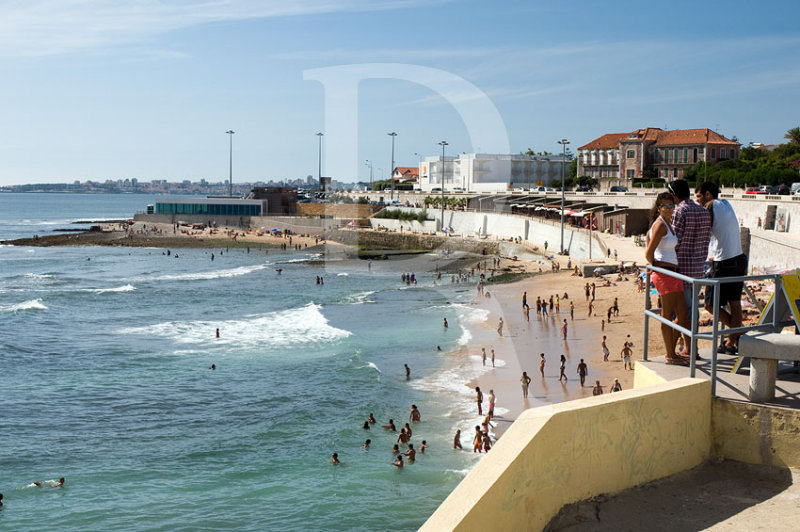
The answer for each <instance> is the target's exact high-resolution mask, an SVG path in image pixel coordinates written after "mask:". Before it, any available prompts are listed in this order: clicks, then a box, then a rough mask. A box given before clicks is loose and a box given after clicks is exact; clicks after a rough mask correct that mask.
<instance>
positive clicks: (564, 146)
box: [558, 139, 591, 255]
mask: <svg viewBox="0 0 800 532" xmlns="http://www.w3.org/2000/svg"><path fill="white" fill-rule="evenodd" d="M558 143H559V144H561V148H562V150H561V254H562V255H563V254H564V189H566V188H567V187H566V184H565V183H564V165H565V163H566V160H567V144H569V141H568V140H567V139H561V140H559V141H558ZM590 245H591V242H590Z"/></svg>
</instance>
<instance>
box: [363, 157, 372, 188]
mask: <svg viewBox="0 0 800 532" xmlns="http://www.w3.org/2000/svg"><path fill="white" fill-rule="evenodd" d="M364 164H365V165H367V166H369V191H370V192H372V161H370V160H369V159H367V161H366V162H365V163H364Z"/></svg>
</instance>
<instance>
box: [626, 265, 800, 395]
mask: <svg viewBox="0 0 800 532" xmlns="http://www.w3.org/2000/svg"><path fill="white" fill-rule="evenodd" d="M646 268H647V276H646V279H645V304H644V309H645V310H644V316H645V319H644V340H643V342H644V350H643V352H642V358H643V359H644V360H647V344H648V339H649V324H650V319H651V318H652V319H654V320H656V321H658V322H660V323H662V324H664V325H667V326H669V327H672V328H673V329H675V330H676V331H678V332H680V333H681V334H684V335H686V336H688V337H689V339H690V341H689V376H690V377H694V376H695V374H696V367H695V358H696V356H697V341H698V340H711V396H712V397H715V396H716V392H717V345H718V340H719V336H720V334H721V333H720V322H719V305H717V304H716V303H715V304H714V309H713V312H712V318H711V326H712V328H711V331H710V332H699V331H698V327H699V322H700V309H699V307H698V306H697V305H698V304H699V296H700V288H701V287H703V286H705V287H712V288H713V290H714V301H715V302H717V301H720V299H719V298H720V285H723V284H727V283H738V282H744V283H747V282H748V281H759V280H764V279H772V280H773V282H774V283H775V289H774V293H775V294H776V295H774V296H773V298H777V297H778V296H777V294H779V293H780V290H781V282H782V279H781V274H769V275H745V276H741V277H722V278H716V279H705V278H703V279H694V278H692V277H687V276H685V275H681V274H679V273H677V272H673V271H671V270H665V269H664V268H657V267H655V266H651V265H649V264H648V265H647V266H646ZM653 272H657V273H659V274H663V275H669V276H670V277H675V278H676V279H680V280H681V281H683V282H685V283H689V284H691V285H692V300H691V302H690V303H691V305H690V306H689V308H690V309H691V314H692V315H691V325H690V329H686V328H684V327H681V326H680V325H678V324H677V323H675V322H673V321H672V320H671V319H668V318H665V317H664V316H662V315H661V309H660V308H656V309H651V308H650V274H651V273H653ZM707 289H708V288H707ZM776 310H777V305H776V304H774V306H773V312H772V321H771V322H768V323H762V324H756V325H747V326H742V327H735V328H731V329H725V334H734V333H746V332H749V331H763V330H773V331H775V330H778V329H779V328H782V327H786V326H789V325H794V322H793V321H791V320H790V321H778V313H777V312H776Z"/></svg>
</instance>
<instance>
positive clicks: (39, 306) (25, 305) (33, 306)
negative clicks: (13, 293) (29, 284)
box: [0, 299, 47, 313]
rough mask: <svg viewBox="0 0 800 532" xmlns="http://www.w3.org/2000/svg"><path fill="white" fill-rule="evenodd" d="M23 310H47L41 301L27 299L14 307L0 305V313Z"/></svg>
mask: <svg viewBox="0 0 800 532" xmlns="http://www.w3.org/2000/svg"><path fill="white" fill-rule="evenodd" d="M23 310H47V306H46V305H45V304H44V303H42V300H41V299H29V300H28V301H23V302H22V303H17V304H15V305H0V311H2V312H15V313H16V312H20V311H23Z"/></svg>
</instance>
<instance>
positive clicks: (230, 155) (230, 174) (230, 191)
mask: <svg viewBox="0 0 800 532" xmlns="http://www.w3.org/2000/svg"><path fill="white" fill-rule="evenodd" d="M225 133H227V134H228V137H229V138H230V147H229V151H228V197H230V198H232V197H233V134H234V133H235V131H234V130H232V129H229V130H228V131H226V132H225Z"/></svg>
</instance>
